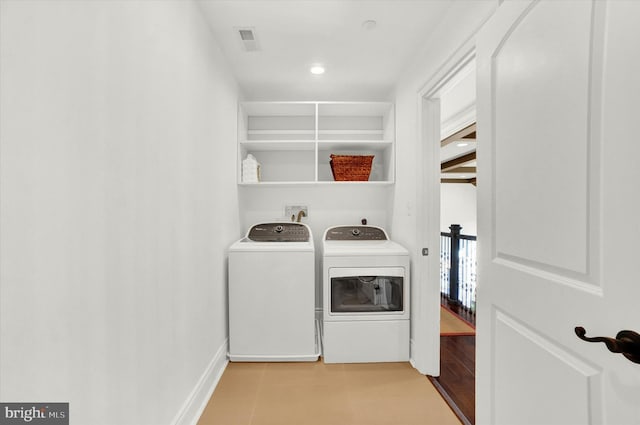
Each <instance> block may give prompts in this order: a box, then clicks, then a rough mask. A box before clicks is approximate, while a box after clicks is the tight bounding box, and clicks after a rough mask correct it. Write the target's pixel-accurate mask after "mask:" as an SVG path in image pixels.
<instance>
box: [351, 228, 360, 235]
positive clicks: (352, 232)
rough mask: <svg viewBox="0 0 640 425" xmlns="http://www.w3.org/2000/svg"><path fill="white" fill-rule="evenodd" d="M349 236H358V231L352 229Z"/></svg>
mask: <svg viewBox="0 0 640 425" xmlns="http://www.w3.org/2000/svg"><path fill="white" fill-rule="evenodd" d="M351 234H352V235H353V236H360V229H353V230H352V231H351Z"/></svg>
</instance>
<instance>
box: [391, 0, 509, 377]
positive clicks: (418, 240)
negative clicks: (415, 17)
mask: <svg viewBox="0 0 640 425" xmlns="http://www.w3.org/2000/svg"><path fill="white" fill-rule="evenodd" d="M497 5H498V1H497V0H486V1H476V0H462V1H459V2H456V3H454V4H453V5H452V6H451V8H450V9H449V11H448V13H447V15H446V16H445V17H444V18H443V19H442V20H441V21H440V24H439V25H438V27H437V28H435V29H434V32H433V34H435V35H436V36H434V37H432V38H430V39H428V40H425V44H424V46H423V49H422V52H418V53H417V54H416V59H415V62H414V63H413V65H412V66H409V67H408V68H407V70H406V72H405V73H404V75H403V76H402V78H401V79H400V80H399V83H398V85H397V86H396V92H395V103H396V155H397V166H396V170H397V172H396V185H395V194H394V203H393V212H392V217H391V227H392V229H393V236H394V239H395V240H396V241H398V242H400V243H402V244H404V245H405V246H407V248H408V249H409V251H410V252H411V255H412V258H411V264H412V265H411V273H412V285H413V287H412V304H411V307H412V329H411V338H412V341H415V338H416V329H418V332H420V333H422V335H421V336H420V338H422V339H426V340H431V341H434V340H435V339H436V338H437V337H438V335H437V332H438V329H437V320H439V319H438V317H439V315H438V314H439V312H438V310H437V309H438V308H439V307H438V305H437V303H439V298H438V297H436V295H437V294H434V299H433V306H432V308H431V310H430V311H429V312H425V311H423V309H424V306H422V305H417V304H416V301H417V299H418V297H419V296H420V293H421V289H424V288H427V287H429V286H434V285H429V283H430V282H426V281H425V279H426V277H425V276H423V273H422V266H421V264H422V262H423V261H427V257H422V256H421V255H420V252H421V248H422V243H423V241H422V236H421V235H420V234H419V232H417V231H416V229H420V228H421V227H422V226H423V223H424V222H425V221H426V220H427V219H428V218H429V217H427V216H424V215H421V214H418V213H417V211H418V210H419V208H418V207H420V204H421V203H422V194H421V193H419V192H418V191H419V187H418V184H417V183H418V179H419V178H420V179H421V178H422V171H423V170H422V165H421V162H420V161H421V159H422V147H421V146H420V144H419V143H420V135H419V123H420V121H419V119H418V118H419V117H418V101H419V92H420V90H421V89H422V88H423V87H424V85H425V84H427V83H428V82H429V81H430V80H432V78H433V77H434V76H435V75H436V74H437V73H438V72H439V71H440V68H441V67H442V66H443V65H444V64H445V62H446V61H447V60H448V59H449V58H450V57H451V56H452V55H453V54H454V53H455V52H456V51H457V50H458V49H459V48H460V47H461V46H462V45H463V44H464V43H465V42H466V41H467V40H468V39H469V37H471V35H472V34H473V33H474V32H475V31H476V30H477V28H479V26H480V25H481V24H482V23H483V22H484V21H485V20H486V19H487V17H488V16H490V15H491V14H492V13H493V11H494V10H495V8H496V7H497ZM427 130H430V129H427ZM438 131H439V129H438ZM437 161H438V162H439V159H438V160H437ZM430 248H431V252H434V251H436V252H437V249H438V247H430ZM434 287H435V286H434ZM425 314H426V316H425ZM425 320H426V321H428V322H429V323H427V324H430V325H431V327H430V328H429V329H425V328H420V326H419V325H418V322H420V321H422V322H424V321H425ZM425 335H427V336H426V337H425ZM428 348H429V347H426V349H428ZM412 356H413V353H412ZM431 360H432V361H431V362H429V364H425V365H422V366H420V365H419V367H420V369H421V370H422V371H424V372H426V373H431V374H437V373H438V363H437V361H433V360H434V359H431ZM423 366H424V367H423Z"/></svg>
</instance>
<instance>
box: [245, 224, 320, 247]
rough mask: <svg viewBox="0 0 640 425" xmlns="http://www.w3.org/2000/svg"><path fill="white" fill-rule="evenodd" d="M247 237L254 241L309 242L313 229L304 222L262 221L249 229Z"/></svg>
mask: <svg viewBox="0 0 640 425" xmlns="http://www.w3.org/2000/svg"><path fill="white" fill-rule="evenodd" d="M247 239H249V240H252V241H254V242H308V241H309V240H310V239H311V231H310V230H309V226H307V225H306V224H304V223H289V222H281V223H261V224H256V225H254V226H252V227H251V228H250V229H249V231H248V232H247Z"/></svg>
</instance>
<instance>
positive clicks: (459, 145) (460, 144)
mask: <svg viewBox="0 0 640 425" xmlns="http://www.w3.org/2000/svg"><path fill="white" fill-rule="evenodd" d="M456 146H457V147H459V148H464V147H465V146H469V143H465V142H460V143H458V144H457V145H456Z"/></svg>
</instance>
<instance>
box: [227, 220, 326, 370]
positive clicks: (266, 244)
mask: <svg viewBox="0 0 640 425" xmlns="http://www.w3.org/2000/svg"><path fill="white" fill-rule="evenodd" d="M318 346H319V344H318V343H317V341H316V321H315V250H314V245H313V237H312V234H311V230H310V229H309V227H308V226H307V225H306V224H303V223H262V224H256V225H254V226H252V227H251V228H250V229H249V231H248V232H247V235H246V237H244V238H243V239H241V240H239V241H237V242H235V243H234V244H233V245H231V247H230V248H229V360H231V361H246V362H260V361H270V362H271V361H287V362H291V361H315V360H317V359H318V357H319V354H320V353H319V349H318Z"/></svg>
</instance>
